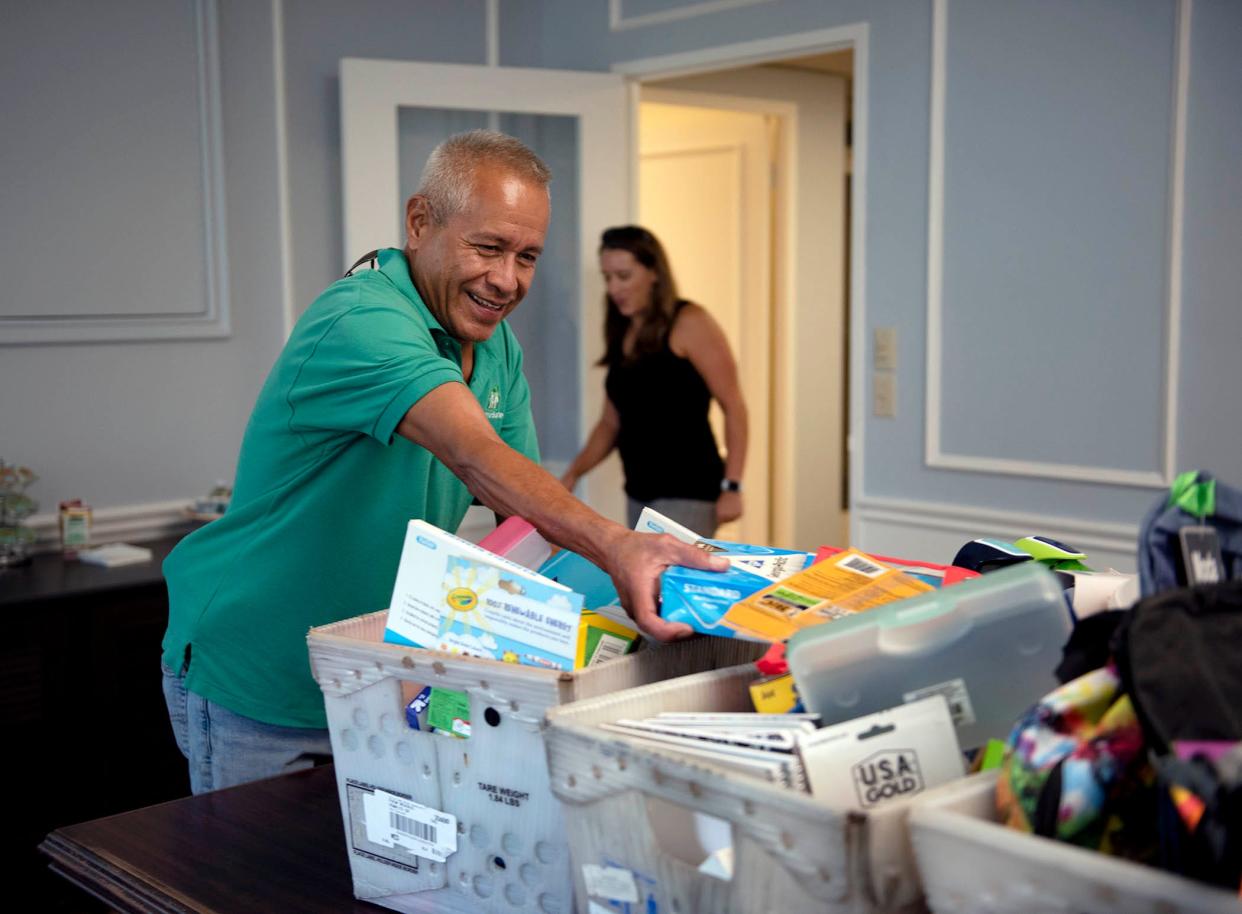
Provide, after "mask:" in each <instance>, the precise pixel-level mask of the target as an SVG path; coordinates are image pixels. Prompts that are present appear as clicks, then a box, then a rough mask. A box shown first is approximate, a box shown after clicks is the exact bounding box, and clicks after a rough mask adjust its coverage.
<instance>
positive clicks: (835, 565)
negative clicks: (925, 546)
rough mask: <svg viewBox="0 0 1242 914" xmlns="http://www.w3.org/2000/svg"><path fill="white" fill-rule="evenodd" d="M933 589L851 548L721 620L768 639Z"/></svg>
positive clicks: (742, 604) (773, 587) (744, 602)
mask: <svg viewBox="0 0 1242 914" xmlns="http://www.w3.org/2000/svg"><path fill="white" fill-rule="evenodd" d="M933 589H934V588H933V587H932V586H931V585H930V584H924V583H923V582H922V581H920V580H917V579H916V578H913V577H911V576H910V575H908V574H905V573H904V572H901V571H898V570H897V569H896V568H893V567H891V566H889V565H885V564H883V563H882V562H877V561H876V560H875V559H873V558H871V557H870V556H869V555H865V554H863V553H861V552H859V551H858V550H857V549H847V550H846V551H844V552H840V553H838V554H837V555H834V556H830V557H829V558H826V559H824V560H823V561H822V562H817V563H815V564H814V565H811V566H810V567H809V568H806V569H804V570H802V571H799V572H798V573H797V574H793V575H790V576H789V577H787V578H785V579H784V580H783V581H778V582H777V583H775V584H772V585H771V586H769V587H765V588H764V589H763V590H760V591H756V592H755V593H753V594H751V595H750V596H749V597H746V598H745V599H744V600H739V601H738V602H736V603H734V604H733V606H731V607H730V608H729V610H728V612H726V613H725V614H724V617H723V619H722V621H723V622H725V623H726V624H728V625H732V626H733V627H734V628H737V629H739V630H741V631H745V632H749V633H751V634H753V635H755V636H757V637H759V638H763V639H765V640H768V641H786V640H788V639H789V638H790V637H791V636H792V635H793V634H794V633H795V632H797V631H799V630H801V629H803V628H806V627H807V626H809V625H819V624H820V623H823V622H831V621H832V620H833V619H839V618H841V617H842V616H846V615H850V614H852V613H856V612H862V611H863V610H865V609H870V608H871V607H873V606H881V605H883V604H885V603H891V602H893V601H894V600H904V599H906V598H907V597H913V596H917V595H918V594H921V593H926V592H927V591H929V590H933Z"/></svg>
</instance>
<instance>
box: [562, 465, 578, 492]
mask: <svg viewBox="0 0 1242 914" xmlns="http://www.w3.org/2000/svg"><path fill="white" fill-rule="evenodd" d="M577 484H578V474H577V473H574V472H572V471H570V470H566V471H565V472H564V473H563V474H561V485H563V486H564V487H565V488H567V489H568V490H569V491H571V492H572V491H573V490H574V486H576V485H577Z"/></svg>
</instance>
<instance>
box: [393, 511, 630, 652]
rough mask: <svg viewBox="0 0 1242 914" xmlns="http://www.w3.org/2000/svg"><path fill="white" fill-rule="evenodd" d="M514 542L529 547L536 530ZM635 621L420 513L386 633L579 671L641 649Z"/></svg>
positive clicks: (400, 640)
mask: <svg viewBox="0 0 1242 914" xmlns="http://www.w3.org/2000/svg"><path fill="white" fill-rule="evenodd" d="M515 542H521V543H524V544H526V545H529V538H528V537H519V538H517V539H516V540H515ZM528 551H529V552H531V553H532V554H534V555H537V554H538V550H537V549H533V550H531V549H528ZM614 599H615V593H614ZM627 623H628V619H626V617H625V616H624V613H623V612H620V611H614V612H609V611H608V607H606V606H605V607H600V608H599V609H598V610H593V611H584V609H583V595H582V594H581V593H578V592H577V591H575V590H572V589H570V588H569V587H567V586H566V585H565V584H563V583H560V582H559V581H557V580H554V579H552V578H549V577H545V576H544V575H541V574H539V573H538V572H535V571H531V570H530V569H529V568H527V567H525V566H523V565H520V564H518V563H516V562H513V561H510V560H509V559H507V558H505V557H503V556H500V555H497V554H495V553H493V552H490V551H488V550H487V549H485V548H483V547H482V546H476V545H474V544H473V543H469V542H467V541H466V540H463V539H460V538H458V537H456V536H453V535H452V534H450V533H446V532H444V531H443V530H440V529H438V528H436V527H433V526H432V525H431V524H428V523H426V522H425V521H420V520H413V521H410V523H409V526H408V528H407V531H406V538H405V544H404V546H403V548H402V552H401V561H400V564H399V566H398V569H397V577H396V582H395V583H394V586H393V596H392V602H391V605H390V608H389V612H388V620H387V625H386V628H385V632H384V640H385V641H388V642H391V643H394V644H404V645H407V646H413V647H426V648H431V649H433V650H439V651H446V652H448V653H454V654H462V655H464V656H469V657H482V658H486V659H491V660H501V661H504V662H506V663H517V664H523V665H527V666H539V667H543V668H545V669H554V670H572V669H578V668H581V667H584V666H590V665H592V664H595V663H601V662H603V661H605V660H608V659H611V658H613V657H618V656H621V655H622V654H625V653H627V652H629V651H630V650H631V649H633V648H634V646H635V645H636V643H637V641H638V633H637V630H636V629H634V628H633V627H632V626H631V625H629V624H627Z"/></svg>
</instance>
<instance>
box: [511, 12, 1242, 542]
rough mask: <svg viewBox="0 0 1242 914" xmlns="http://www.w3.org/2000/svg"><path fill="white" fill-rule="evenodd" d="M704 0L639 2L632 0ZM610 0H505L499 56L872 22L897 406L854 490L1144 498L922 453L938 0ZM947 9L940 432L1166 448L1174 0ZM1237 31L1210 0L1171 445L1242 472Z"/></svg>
mask: <svg viewBox="0 0 1242 914" xmlns="http://www.w3.org/2000/svg"><path fill="white" fill-rule="evenodd" d="M689 5H690V4H689V3H685V2H682V3H679V2H676V0H672V2H667V3H663V2H662V3H658V4H654V5H653V3H652V2H644V3H641V4H638V5H634V4H632V3H626V2H623V3H622V4H621V6H622V10H623V12H624V13H625V14H626V15H637V14H640V13H643V12H651V11H653V10H654V9H655V8H657V7H658V8H660V9H666V10H667V9H671V8H675V7H686V6H689ZM588 6H589V8H584V7H588ZM606 7H607V4H605V3H603V2H600V3H598V4H591V5H584V4H580V3H577V2H575V0H545V2H535V0H514V2H511V3H507V4H506V5H505V10H506V12H507V14H511V15H513V16H514V17H515V19H518V20H521V28H520V30H519V31H516V32H510V31H509V30H508V29H506V30H505V32H504V34H505V36H506V38H512V40H506V41H505V43H504V44H503V53H502V59H503V60H504V62H506V63H510V64H522V65H540V66H547V67H566V68H587V69H598V70H606V69H609V68H610V67H612V66H613V65H614V64H617V63H622V62H627V61H633V60H640V59H644V58H649V57H656V56H660V55H665V54H675V53H682V52H689V51H695V50H700V49H706V48H713V47H717V46H721V45H726V44H731V43H737V42H747V41H752V40H756V39H763V38H774V37H779V36H783V35H789V34H792V33H795V32H800V31H809V30H813V29H820V28H827V27H833V26H843V25H849V24H853V23H866V24H867V25H868V28H869V57H870V59H869V70H868V73H867V77H868V90H869V93H870V96H869V112H868V116H869V121H868V129H869V137H868V142H869V152H868V159H867V162H866V169H867V199H866V212H867V226H866V264H865V277H866V309H867V313H866V328H865V329H866V337H867V338H868V339H870V333H871V330H872V329H873V328H875V327H882V326H893V327H897V328H898V345H899V356H898V358H899V371H898V384H897V390H898V408H897V418H896V419H876V418H873V417H871V416H870V415H868V416H867V417H866V419H865V422H864V432H865V434H864V442H865V467H864V470H865V472H864V483H863V489H862V491H861V492H856V493H855V494H856V495H861V496H862V497H863V499H864V501H866V500H877V499H880V500H882V499H899V500H905V501H928V502H935V503H943V504H946V505H953V506H976V507H979V508H987V509H997V510H1003V511H1011V512H1020V513H1022V514H1024V515H1041V516H1045V515H1046V516H1053V517H1065V518H1081V519H1091V520H1096V521H1102V522H1117V523H1136V522H1137V520H1138V519H1139V517H1140V515H1141V514H1142V512H1143V510H1144V509H1145V508H1146V507H1147V506H1148V505H1150V504H1151V503H1152V501H1153V500H1154V499H1155V498H1156V497H1157V492H1156V490H1155V489H1152V488H1145V487H1141V486H1131V485H1112V484H1099V483H1083V482H1073V481H1067V480H1062V479H1045V478H1038V477H1027V476H1021V475H1017V476H1012V475H1001V474H996V473H984V472H964V471H958V470H947V469H933V468H929V467H928V466H927V465H926V464H925V460H924V456H925V447H924V445H925V416H926V413H925V403H924V394H925V376H926V365H927V361H926V340H927V320H926V318H927V293H928V289H927V275H928V265H927V262H928V199H929V194H928V192H929V148H930V147H929V135H930V123H931V102H930V99H931V75H932V12H933V4H932V2H930V0H927V2H910V0H872V2H862V0H857V2H850V0H837V2H822V0H772V2H766V3H757V4H755V5H752V6H747V7H742V8H736V9H730V10H723V11H719V12H715V13H712V14H709V15H702V16H695V17H693V18H686V19H681V20H676V21H669V22H664V23H660V24H657V25H652V26H649V27H642V28H630V29H621V30H616V31H613V30H610V28H609V23H608V16H607V9H606ZM948 9H949V16H948V51H949V53H948V67H947V75H946V80H947V81H946V117H945V163H946V167H945V195H946V198H945V222H944V231H945V234H944V241H945V255H944V270H945V286H944V301H943V317H944V322H943V327H944V335H945V346H944V350H943V352H944V372H943V373H942V376H941V383H942V387H943V390H942V400H941V411H942V422H941V434H942V439H943V444H942V449H943V450H945V451H948V452H951V453H965V454H968V455H971V456H979V457H1000V458H1013V459H1019V460H1043V461H1047V462H1053V463H1061V464H1083V465H1087V466H1104V467H1113V468H1119V469H1134V470H1149V469H1153V468H1155V467H1156V466H1157V465H1158V463H1159V460H1160V456H1161V452H1162V450H1163V442H1162V435H1161V429H1162V409H1163V376H1162V372H1163V369H1162V354H1161V353H1162V351H1163V345H1164V327H1163V315H1164V311H1165V307H1166V305H1165V301H1166V294H1165V289H1164V284H1165V282H1166V280H1167V276H1168V272H1167V270H1168V256H1167V247H1166V246H1167V244H1168V236H1169V232H1170V231H1171V226H1172V225H1173V218H1172V216H1173V213H1172V211H1171V207H1172V198H1171V194H1170V181H1169V173H1168V163H1169V157H1170V155H1171V150H1172V143H1173V138H1172V127H1173V124H1172V105H1173V97H1174V79H1175V72H1174V63H1173V61H1174V40H1175V25H1176V9H1177V4H1176V3H1175V2H1173V0H1144V2H1141V3H1135V2H1130V0H1112V2H1098V3H1092V4H1082V3H1077V2H1068V0H1066V2H1043V0H1005V2H999V3H998V2H986V0H952V2H951V3H950V4H949V7H948ZM1238 47H1242V6H1240V5H1239V4H1237V3H1233V2H1229V0H1195V3H1194V5H1193V27H1192V34H1191V41H1190V82H1189V93H1188V105H1187V134H1186V158H1185V175H1186V180H1185V201H1184V205H1185V211H1184V220H1183V223H1182V226H1183V231H1184V252H1183V256H1184V273H1183V279H1182V284H1181V322H1180V333H1181V346H1180V350H1179V365H1180V369H1179V372H1178V375H1177V378H1176V381H1177V386H1178V394H1179V395H1178V401H1177V402H1178V409H1177V412H1176V417H1175V419H1176V427H1175V435H1176V440H1177V460H1176V462H1177V467H1176V469H1186V468H1199V467H1202V468H1206V469H1211V470H1213V471H1215V472H1216V473H1217V474H1218V475H1219V476H1221V477H1222V478H1225V479H1226V480H1230V481H1232V482H1234V483H1235V484H1242V422H1239V418H1240V413H1242V410H1240V409H1239V406H1238V403H1237V394H1238V392H1239V391H1242V360H1239V359H1237V358H1236V356H1235V355H1234V349H1235V348H1236V345H1237V341H1238V340H1242V301H1240V299H1242V273H1240V272H1239V271H1240V270H1242V266H1240V261H1242V258H1240V257H1239V254H1242V251H1240V250H1239V242H1238V239H1239V238H1242V193H1240V191H1239V189H1240V182H1242V177H1240V176H1239V172H1238V169H1237V162H1238V161H1239V154H1240V153H1242V106H1239V105H1238V104H1237V102H1236V99H1237V98H1238V97H1239V96H1240V95H1242V63H1239V55H1238V54H1237V53H1236V49H1237V48H1238ZM856 266H857V265H856ZM868 357H869V356H868ZM869 367H870V366H869V362H868V368H869ZM868 374H869V371H868ZM866 393H867V395H868V396H869V395H870V387H869V384H868V388H867V391H866Z"/></svg>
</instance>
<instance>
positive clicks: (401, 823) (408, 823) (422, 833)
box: [388, 810, 436, 844]
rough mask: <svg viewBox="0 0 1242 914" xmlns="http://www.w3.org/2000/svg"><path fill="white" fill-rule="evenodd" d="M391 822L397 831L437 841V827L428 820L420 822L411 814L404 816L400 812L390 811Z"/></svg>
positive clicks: (389, 819) (425, 839) (432, 841)
mask: <svg viewBox="0 0 1242 914" xmlns="http://www.w3.org/2000/svg"><path fill="white" fill-rule="evenodd" d="M388 821H389V824H390V825H391V826H392V827H393V828H395V829H396V830H397V831H401V832H405V833H406V834H407V835H413V836H414V837H415V838H420V839H421V840H423V841H430V842H431V843H432V844H435V843H436V827H435V826H434V825H428V824H427V823H426V822H419V821H418V820H417V819H411V818H410V817H409V816H403V815H401V813H399V812H392V811H391V810H389V813H388Z"/></svg>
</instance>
